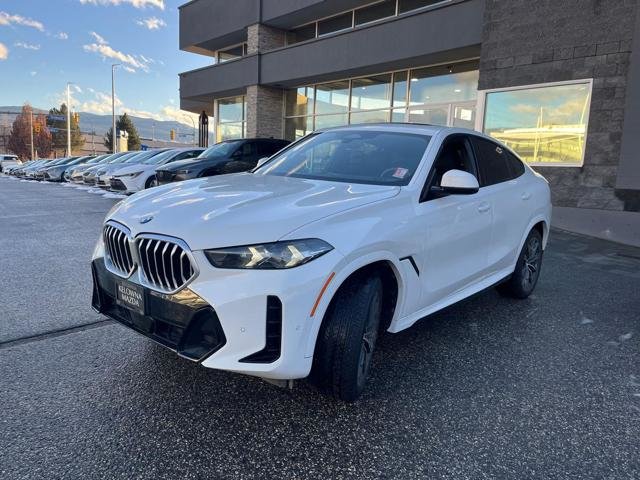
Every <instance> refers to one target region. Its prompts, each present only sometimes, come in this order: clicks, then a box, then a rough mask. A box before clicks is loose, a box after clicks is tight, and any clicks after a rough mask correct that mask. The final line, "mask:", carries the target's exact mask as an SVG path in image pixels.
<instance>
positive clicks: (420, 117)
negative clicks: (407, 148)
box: [409, 105, 449, 125]
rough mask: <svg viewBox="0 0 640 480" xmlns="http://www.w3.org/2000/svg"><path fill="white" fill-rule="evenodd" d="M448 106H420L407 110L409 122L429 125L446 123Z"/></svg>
mask: <svg viewBox="0 0 640 480" xmlns="http://www.w3.org/2000/svg"><path fill="white" fill-rule="evenodd" d="M448 119H449V106H448V105H447V106H439V107H436V106H433V107H422V108H415V109H411V110H409V122H410V123H427V124H430V125H447V123H448Z"/></svg>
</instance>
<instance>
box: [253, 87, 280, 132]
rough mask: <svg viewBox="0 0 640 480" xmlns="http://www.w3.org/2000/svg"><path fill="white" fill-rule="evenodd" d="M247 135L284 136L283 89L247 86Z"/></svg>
mask: <svg viewBox="0 0 640 480" xmlns="http://www.w3.org/2000/svg"><path fill="white" fill-rule="evenodd" d="M246 98H247V112H246V113H247V137H248V138H256V137H263V138H264V137H266V138H269V137H273V138H281V137H282V122H283V117H284V112H283V110H282V89H280V88H273V87H264V86H262V85H251V86H249V87H247V97H246Z"/></svg>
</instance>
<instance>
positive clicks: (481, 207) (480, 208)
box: [478, 202, 491, 213]
mask: <svg viewBox="0 0 640 480" xmlns="http://www.w3.org/2000/svg"><path fill="white" fill-rule="evenodd" d="M490 208H491V205H490V204H489V203H487V202H482V203H481V204H480V205H478V211H479V212H480V213H484V212H488V211H489V209H490Z"/></svg>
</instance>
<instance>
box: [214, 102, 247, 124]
mask: <svg viewBox="0 0 640 480" xmlns="http://www.w3.org/2000/svg"><path fill="white" fill-rule="evenodd" d="M243 120H244V97H242V96H240V97H231V98H221V99H220V100H218V122H219V123H224V122H242V121H243Z"/></svg>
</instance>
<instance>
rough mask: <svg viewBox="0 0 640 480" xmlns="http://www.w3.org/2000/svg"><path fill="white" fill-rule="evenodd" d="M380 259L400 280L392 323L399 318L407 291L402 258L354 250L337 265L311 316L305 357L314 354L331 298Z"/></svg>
mask: <svg viewBox="0 0 640 480" xmlns="http://www.w3.org/2000/svg"><path fill="white" fill-rule="evenodd" d="M380 261H384V262H388V264H389V265H390V266H391V269H392V270H393V273H394V275H395V276H396V280H397V281H398V301H397V306H396V309H395V312H394V315H393V319H392V321H391V324H392V325H393V323H394V322H395V321H396V320H397V318H398V316H399V314H400V311H401V303H402V301H403V299H404V296H405V292H406V278H405V277H404V273H403V272H404V270H403V268H402V266H401V262H400V260H399V259H398V257H397V256H396V255H394V254H393V253H392V252H389V251H378V252H372V253H367V254H364V255H361V256H359V255H358V254H357V252H354V253H353V254H351V255H350V256H349V257H348V258H343V260H342V261H341V262H340V263H339V264H338V265H336V268H335V269H334V272H333V273H334V275H333V278H331V281H330V282H329V284H328V286H327V288H326V289H325V291H324V293H323V294H322V297H321V299H320V302H319V303H318V306H317V307H316V310H315V314H314V315H313V317H311V319H312V323H311V326H310V330H309V332H308V335H307V344H306V346H305V357H307V358H308V357H312V356H313V352H314V350H315V346H316V341H317V338H318V332H319V331H320V326H321V325H322V321H323V319H324V316H325V314H326V312H327V309H328V308H329V304H330V303H331V300H332V299H333V297H334V295H335V294H336V292H337V291H338V289H339V288H340V287H341V286H342V284H343V283H344V281H345V280H346V279H347V278H349V277H350V276H351V275H352V274H353V273H355V272H356V271H358V270H360V269H361V268H363V267H366V266H367V265H371V264H372V263H376V262H380ZM327 278H329V275H328V276H327Z"/></svg>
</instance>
